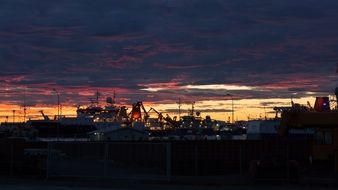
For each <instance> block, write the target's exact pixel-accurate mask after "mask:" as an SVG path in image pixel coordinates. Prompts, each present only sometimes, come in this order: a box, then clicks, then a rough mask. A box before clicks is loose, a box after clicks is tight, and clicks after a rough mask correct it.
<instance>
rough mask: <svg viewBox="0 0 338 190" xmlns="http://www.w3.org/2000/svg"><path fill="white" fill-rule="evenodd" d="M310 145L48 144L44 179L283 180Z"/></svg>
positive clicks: (305, 157)
mask: <svg viewBox="0 0 338 190" xmlns="http://www.w3.org/2000/svg"><path fill="white" fill-rule="evenodd" d="M310 147H311V143H310V142H307V141H300V140H299V141H297V140H292V141H288V140H267V141H263V140H259V141H238V140H237V141H236V140H228V141H168V142H50V143H49V144H48V157H47V168H46V172H47V177H48V178H51V177H95V178H117V179H122V178H124V179H149V180H157V179H158V180H170V179H172V178H173V177H180V176H229V175H239V176H244V175H252V176H253V177H255V178H257V179H268V178H273V179H288V178H290V177H291V178H296V177H297V176H296V174H297V172H299V171H300V168H302V167H306V165H307V164H308V162H309V156H310V155H311V148H310ZM290 175H292V176H290Z"/></svg>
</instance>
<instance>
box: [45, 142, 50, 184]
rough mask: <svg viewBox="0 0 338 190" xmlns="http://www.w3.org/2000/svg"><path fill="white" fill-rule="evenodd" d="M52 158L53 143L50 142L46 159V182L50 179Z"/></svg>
mask: <svg viewBox="0 0 338 190" xmlns="http://www.w3.org/2000/svg"><path fill="white" fill-rule="evenodd" d="M50 157H51V142H48V144H47V159H46V180H48V179H49V176H50V173H49V172H50V171H49V169H50V159H51V158H50Z"/></svg>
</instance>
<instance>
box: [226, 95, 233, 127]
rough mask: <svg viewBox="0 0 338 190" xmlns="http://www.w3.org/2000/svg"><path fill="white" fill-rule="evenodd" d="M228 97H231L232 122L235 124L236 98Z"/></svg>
mask: <svg viewBox="0 0 338 190" xmlns="http://www.w3.org/2000/svg"><path fill="white" fill-rule="evenodd" d="M226 96H230V97H231V120H232V121H231V122H232V123H234V118H235V110H234V97H233V95H232V94H227V95H226Z"/></svg>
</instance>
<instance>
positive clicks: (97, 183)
mask: <svg viewBox="0 0 338 190" xmlns="http://www.w3.org/2000/svg"><path fill="white" fill-rule="evenodd" d="M95 189H99V190H101V189H102V190H105V189H110V190H132V189H135V190H136V189H137V190H143V189H145V190H169V189H175V190H202V189H206V190H223V189H224V190H232V189H234V190H255V189H263V190H265V189H266V190H274V189H276V190H279V189H288V190H293V189H295V190H296V189H297V190H298V189H338V185H337V183H332V182H329V181H322V182H320V183H318V182H317V183H312V182H311V181H309V182H303V183H301V184H288V183H285V182H264V183H259V184H246V185H240V184H208V183H198V182H197V183H191V182H189V183H181V182H171V183H168V182H139V181H111V180H104V181H102V180H60V179H58V180H55V179H54V180H48V181H47V180H41V179H39V180H35V179H8V178H2V179H0V190H95Z"/></svg>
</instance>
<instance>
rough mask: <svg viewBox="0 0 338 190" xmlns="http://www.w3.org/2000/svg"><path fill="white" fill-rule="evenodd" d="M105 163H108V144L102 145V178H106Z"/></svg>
mask: <svg viewBox="0 0 338 190" xmlns="http://www.w3.org/2000/svg"><path fill="white" fill-rule="evenodd" d="M107 162H108V142H105V145H104V162H103V176H104V177H107Z"/></svg>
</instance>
